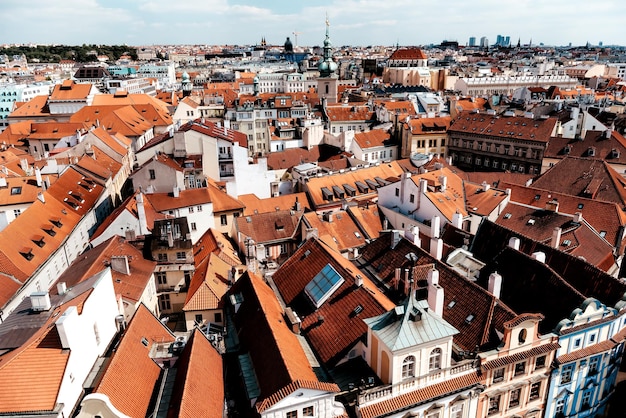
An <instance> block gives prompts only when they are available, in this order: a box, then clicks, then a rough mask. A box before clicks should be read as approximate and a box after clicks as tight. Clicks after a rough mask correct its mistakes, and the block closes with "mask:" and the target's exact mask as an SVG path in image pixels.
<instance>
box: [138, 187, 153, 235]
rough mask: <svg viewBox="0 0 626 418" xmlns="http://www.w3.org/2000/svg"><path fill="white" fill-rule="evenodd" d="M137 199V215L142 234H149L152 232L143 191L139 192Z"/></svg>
mask: <svg viewBox="0 0 626 418" xmlns="http://www.w3.org/2000/svg"><path fill="white" fill-rule="evenodd" d="M135 200H136V201H137V217H138V218H139V233H140V234H141V235H147V234H149V233H150V231H149V230H148V218H147V217H146V208H145V206H144V205H143V193H141V192H139V193H137V197H136V198H135Z"/></svg>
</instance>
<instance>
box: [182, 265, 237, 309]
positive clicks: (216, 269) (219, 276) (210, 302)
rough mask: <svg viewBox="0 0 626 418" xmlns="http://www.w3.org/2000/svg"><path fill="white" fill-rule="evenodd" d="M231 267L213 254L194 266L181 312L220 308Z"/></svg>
mask: <svg viewBox="0 0 626 418" xmlns="http://www.w3.org/2000/svg"><path fill="white" fill-rule="evenodd" d="M231 267H232V266H231V265H230V264H228V263H226V262H225V261H223V260H221V259H220V258H219V256H217V254H214V253H211V254H210V255H209V256H208V257H207V258H206V259H205V261H204V262H203V263H201V264H200V265H199V266H196V272H195V273H194V275H193V277H192V278H191V283H190V284H189V290H188V292H187V299H186V300H185V304H184V306H183V311H185V312H187V311H202V310H210V309H217V308H218V307H221V306H222V299H223V297H224V295H225V294H226V292H227V291H228V288H229V284H228V273H229V272H230V269H231Z"/></svg>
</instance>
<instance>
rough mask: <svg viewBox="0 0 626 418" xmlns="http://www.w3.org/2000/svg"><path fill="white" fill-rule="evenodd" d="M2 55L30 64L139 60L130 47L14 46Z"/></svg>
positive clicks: (2, 50)
mask: <svg viewBox="0 0 626 418" xmlns="http://www.w3.org/2000/svg"><path fill="white" fill-rule="evenodd" d="M0 54H6V55H8V56H9V57H11V56H13V55H22V54H24V55H25V56H26V60H27V61H28V62H59V61H61V60H65V59H68V60H74V61H76V62H95V61H97V60H98V58H97V57H98V55H106V56H107V57H109V61H115V60H117V59H119V58H120V57H121V56H122V55H129V56H130V57H131V58H132V59H133V60H135V59H137V50H136V49H135V48H134V47H130V46H128V45H85V44H83V45H81V46H71V45H37V46H36V47H30V46H13V47H9V48H4V49H0Z"/></svg>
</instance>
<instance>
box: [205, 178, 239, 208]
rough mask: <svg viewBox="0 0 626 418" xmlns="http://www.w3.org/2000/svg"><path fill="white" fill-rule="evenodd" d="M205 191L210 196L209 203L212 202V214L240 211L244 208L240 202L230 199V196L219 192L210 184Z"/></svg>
mask: <svg viewBox="0 0 626 418" xmlns="http://www.w3.org/2000/svg"><path fill="white" fill-rule="evenodd" d="M207 189H208V190H209V193H210V194H211V201H212V202H213V213H220V212H228V211H233V210H240V209H243V208H244V207H245V205H244V204H243V202H242V201H240V200H239V199H236V198H234V197H232V196H231V195H229V194H228V193H226V192H224V191H222V190H220V189H219V188H217V187H216V186H214V185H213V184H211V183H209V184H208V185H207Z"/></svg>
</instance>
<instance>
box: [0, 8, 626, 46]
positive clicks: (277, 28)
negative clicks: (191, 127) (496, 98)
mask: <svg viewBox="0 0 626 418" xmlns="http://www.w3.org/2000/svg"><path fill="white" fill-rule="evenodd" d="M326 14H328V20H329V22H330V35H331V40H332V43H333V45H335V46H342V45H354V46H357V45H361V46H367V45H395V44H399V45H401V46H409V45H429V44H439V43H440V42H441V41H443V40H449V41H450V40H451V41H457V42H458V43H459V44H460V45H466V44H467V43H468V40H469V37H470V36H473V37H475V38H476V41H477V42H478V41H479V40H480V38H481V37H483V36H485V37H487V39H488V40H489V43H490V44H493V43H494V42H495V40H496V36H497V35H499V34H500V35H503V36H510V37H511V43H513V44H517V40H518V39H521V43H522V44H527V43H528V42H530V41H531V40H532V43H533V44H539V43H544V44H546V45H568V44H569V43H570V42H571V43H572V45H574V46H576V45H585V44H586V43H587V42H589V43H590V44H592V45H598V44H599V42H603V44H604V45H626V19H625V18H626V7H624V6H623V2H622V1H621V0H602V1H599V0H596V1H588V0H515V1H506V0H473V1H467V0H464V1H460V0H447V1H438V0H382V1H381V0H376V1H374V0H316V1H304V0H290V1H287V0H264V1H259V0H257V1H254V0H175V1H173V0H52V1H51V0H1V1H0V16H2V23H1V24H0V43H22V44H24V43H36V44H66V45H82V44H108V45H114V44H116V45H121V44H126V45H130V46H149V45H162V44H193V45H254V44H259V43H260V42H261V39H262V38H265V40H266V42H267V43H268V44H272V45H282V44H284V42H285V40H286V38H287V37H290V38H291V41H292V42H293V43H294V44H297V45H299V46H314V45H321V44H322V42H323V40H324V34H325V29H326V28H325V20H326ZM295 32H297V33H298V34H297V36H296V35H295V34H294V33H295ZM296 37H297V43H296Z"/></svg>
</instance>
